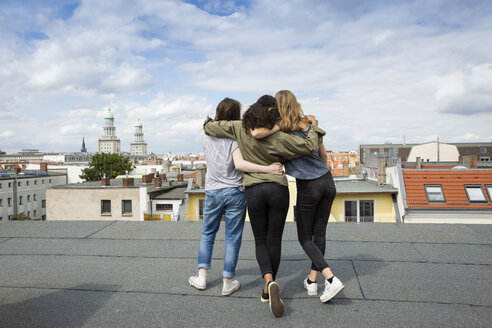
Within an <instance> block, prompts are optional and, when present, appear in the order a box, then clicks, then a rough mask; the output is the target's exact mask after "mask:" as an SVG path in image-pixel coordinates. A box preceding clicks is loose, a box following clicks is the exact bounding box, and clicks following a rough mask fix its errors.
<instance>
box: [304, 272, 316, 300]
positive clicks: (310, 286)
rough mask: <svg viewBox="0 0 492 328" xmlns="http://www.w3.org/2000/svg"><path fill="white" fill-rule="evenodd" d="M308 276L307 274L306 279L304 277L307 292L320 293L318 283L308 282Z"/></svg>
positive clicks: (312, 294)
mask: <svg viewBox="0 0 492 328" xmlns="http://www.w3.org/2000/svg"><path fill="white" fill-rule="evenodd" d="M308 278H309V276H307V277H306V279H304V288H306V290H307V294H308V295H309V296H315V295H318V284H317V283H316V282H314V283H312V284H308Z"/></svg>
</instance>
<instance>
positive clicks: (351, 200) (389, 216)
mask: <svg viewBox="0 0 492 328" xmlns="http://www.w3.org/2000/svg"><path fill="white" fill-rule="evenodd" d="M288 178H289V193H290V205H289V212H288V213H287V221H288V222H289V221H290V222H292V221H294V220H295V218H294V208H295V204H296V198H297V188H296V182H295V179H294V178H292V177H290V176H289V177H288ZM335 185H336V188H337V196H336V198H335V200H334V202H333V206H332V209H331V214H330V222H399V221H400V219H399V214H398V210H397V209H396V210H395V208H396V207H395V206H396V194H397V193H398V190H397V189H395V188H393V187H392V186H391V185H386V184H385V185H382V186H379V185H378V184H377V183H376V182H374V181H369V180H362V179H335ZM186 195H187V197H188V201H187V202H185V203H186V204H187V206H186V212H185V218H184V220H185V221H198V220H202V219H203V208H204V205H205V190H204V189H193V190H187V191H186ZM246 220H249V218H248V217H247V216H246Z"/></svg>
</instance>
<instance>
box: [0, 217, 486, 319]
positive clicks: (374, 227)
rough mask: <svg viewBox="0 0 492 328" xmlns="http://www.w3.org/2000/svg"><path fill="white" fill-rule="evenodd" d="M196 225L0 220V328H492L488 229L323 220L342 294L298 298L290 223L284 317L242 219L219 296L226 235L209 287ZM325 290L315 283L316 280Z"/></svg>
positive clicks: (297, 256) (300, 268)
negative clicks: (239, 240) (231, 279)
mask: <svg viewBox="0 0 492 328" xmlns="http://www.w3.org/2000/svg"><path fill="white" fill-rule="evenodd" d="M201 227H202V224H201V223H199V222H88V221H85V222H84V221H82V222H69V221H66V222H0V268H1V269H0V323H1V324H0V326H2V327H132V328H133V327H192V326H198V327H281V326H282V327H285V326H287V325H289V326H290V327H490V323H491V322H492V290H491V286H492V225H431V224H429V225H410V224H407V225H402V224H400V225H398V224H350V223H335V224H332V223H330V224H329V225H328V231H327V247H326V250H327V251H326V258H327V259H328V262H329V264H330V265H331V267H332V269H333V271H334V272H335V274H336V275H337V276H338V277H340V279H341V280H342V281H343V282H344V284H345V285H346V288H345V289H344V290H343V291H342V292H341V293H340V294H339V295H337V297H336V298H334V299H333V300H331V301H330V302H328V303H325V304H324V303H321V302H320V301H319V299H318V298H317V297H309V296H307V294H306V293H305V291H304V289H303V286H302V281H303V279H304V278H305V276H306V274H307V270H308V267H309V264H310V262H309V261H308V260H307V257H306V255H305V254H304V252H303V251H302V249H301V247H300V246H299V244H298V242H297V239H296V228H295V225H294V224H292V223H287V225H286V228H285V233H284V241H283V248H282V251H283V254H282V255H283V258H282V263H281V266H280V270H279V273H278V280H277V281H278V283H279V285H280V287H281V296H282V298H283V300H284V303H285V315H284V317H282V318H279V319H274V318H273V316H272V315H271V313H270V311H269V309H268V305H265V304H262V303H261V302H260V301H259V297H260V292H261V286H262V280H261V279H260V277H259V269H258V265H257V263H256V260H255V252H254V241H253V236H252V233H251V227H250V225H249V223H246V226H245V232H244V240H243V246H242V249H241V254H240V260H239V263H238V269H237V279H238V280H239V281H240V282H241V284H242V286H241V289H240V290H239V291H238V292H236V293H235V294H233V295H232V296H229V297H223V296H221V271H222V270H221V267H222V261H221V259H220V258H221V257H222V255H223V252H224V232H223V227H221V230H220V231H219V233H218V240H217V242H216V248H215V251H214V255H213V257H214V259H213V263H212V265H213V270H212V271H211V272H210V273H209V280H208V289H207V290H205V291H198V290H195V289H193V288H191V287H190V286H188V277H189V276H190V275H191V274H194V273H195V272H196V256H197V250H198V245H199V238H200V233H201ZM318 282H319V283H321V280H318Z"/></svg>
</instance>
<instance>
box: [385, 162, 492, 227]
mask: <svg viewBox="0 0 492 328" xmlns="http://www.w3.org/2000/svg"><path fill="white" fill-rule="evenodd" d="M462 159H464V160H463V161H462V162H461V163H454V166H452V165H434V166H433V165H430V164H432V162H429V163H427V162H422V161H421V160H420V158H417V163H416V165H415V166H411V165H408V166H405V165H403V166H402V165H396V166H393V167H386V168H385V170H384V172H385V173H384V174H383V176H382V177H379V178H383V179H384V180H386V182H387V183H389V184H392V185H393V186H394V187H395V188H397V189H398V191H399V192H398V196H397V202H398V210H399V212H400V213H401V216H402V222H404V223H462V224H484V223H487V224H492V201H491V200H492V168H479V167H478V163H479V162H478V161H477V156H465V157H462ZM423 163H425V164H426V165H425V166H424V165H423ZM436 164H442V163H436ZM380 172H381V171H380Z"/></svg>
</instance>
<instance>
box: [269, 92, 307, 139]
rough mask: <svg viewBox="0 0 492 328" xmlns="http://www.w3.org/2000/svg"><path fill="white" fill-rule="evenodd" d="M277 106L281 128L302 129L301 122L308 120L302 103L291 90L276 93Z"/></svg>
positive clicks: (284, 129)
mask: <svg viewBox="0 0 492 328" xmlns="http://www.w3.org/2000/svg"><path fill="white" fill-rule="evenodd" d="M275 99H276V100H277V107H278V111H279V113H280V122H279V124H280V130H282V131H298V130H301V129H302V128H301V125H300V123H301V122H307V119H306V118H305V117H304V113H303V111H302V107H301V104H299V103H298V102H297V99H296V96H294V94H293V93H292V92H290V91H289V90H281V91H279V92H277V94H276V95H275Z"/></svg>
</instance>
